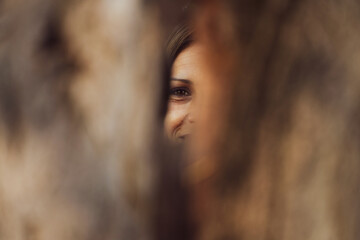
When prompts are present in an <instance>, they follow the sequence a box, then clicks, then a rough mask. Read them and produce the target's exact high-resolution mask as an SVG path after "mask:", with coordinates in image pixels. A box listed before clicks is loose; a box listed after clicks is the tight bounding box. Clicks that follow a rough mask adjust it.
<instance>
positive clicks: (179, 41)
mask: <svg viewBox="0 0 360 240" xmlns="http://www.w3.org/2000/svg"><path fill="white" fill-rule="evenodd" d="M193 42H194V38H193V30H192V29H190V27H189V26H187V25H180V26H178V27H177V28H175V30H174V31H173V32H172V34H171V35H170V37H169V39H168V41H167V44H166V63H167V67H168V71H169V73H170V72H171V67H172V65H173V63H174V61H175V59H176V57H177V56H178V55H179V54H180V53H181V52H182V51H183V50H184V49H186V48H187V47H189V46H190V45H191V44H192V43H193Z"/></svg>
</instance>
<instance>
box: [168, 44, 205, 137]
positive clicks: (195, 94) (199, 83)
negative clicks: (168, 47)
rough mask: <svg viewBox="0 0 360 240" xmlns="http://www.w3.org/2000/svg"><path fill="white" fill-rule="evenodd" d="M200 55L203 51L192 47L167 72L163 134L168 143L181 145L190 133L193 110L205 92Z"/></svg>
mask: <svg viewBox="0 0 360 240" xmlns="http://www.w3.org/2000/svg"><path fill="white" fill-rule="evenodd" d="M203 53H204V49H203V47H202V46H201V45H200V44H197V43H194V44H192V45H190V46H189V47H188V48H186V49H185V50H183V51H182V52H181V53H180V54H179V55H178V57H177V58H176V59H175V61H174V64H173V67H172V69H171V79H170V96H169V101H168V112H167V114H166V117H165V130H166V134H167V135H168V137H169V138H170V139H172V140H175V141H179V142H181V141H184V140H185V139H187V138H188V137H189V136H190V135H191V133H192V131H193V129H194V126H195V123H196V115H197V111H196V109H197V108H198V107H199V105H200V104H201V101H200V100H201V95H202V92H203V90H204V89H205V88H206V82H205V80H206V78H205V76H206V74H204V73H205V72H204V69H205V68H204V59H203Z"/></svg>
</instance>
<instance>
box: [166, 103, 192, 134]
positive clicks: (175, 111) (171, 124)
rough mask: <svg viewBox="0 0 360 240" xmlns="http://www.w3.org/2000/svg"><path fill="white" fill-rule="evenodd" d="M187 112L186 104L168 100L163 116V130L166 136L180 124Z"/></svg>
mask: <svg viewBox="0 0 360 240" xmlns="http://www.w3.org/2000/svg"><path fill="white" fill-rule="evenodd" d="M186 114H187V104H181V103H174V102H170V103H169V107H168V112H167V114H166V117H165V131H166V134H167V135H168V136H172V134H173V132H174V131H175V129H177V128H179V127H181V124H182V122H183V120H184V118H185V116H186Z"/></svg>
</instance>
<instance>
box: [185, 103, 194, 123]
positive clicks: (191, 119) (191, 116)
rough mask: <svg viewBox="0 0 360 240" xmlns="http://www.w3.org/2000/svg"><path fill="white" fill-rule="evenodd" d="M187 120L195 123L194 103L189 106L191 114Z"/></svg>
mask: <svg viewBox="0 0 360 240" xmlns="http://www.w3.org/2000/svg"><path fill="white" fill-rule="evenodd" d="M186 118H187V121H188V122H189V123H195V113H194V103H192V104H191V105H190V106H189V112H188V114H187V116H186Z"/></svg>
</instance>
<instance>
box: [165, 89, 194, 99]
mask: <svg viewBox="0 0 360 240" xmlns="http://www.w3.org/2000/svg"><path fill="white" fill-rule="evenodd" d="M188 97H191V90H190V89H189V88H187V87H175V88H171V89H170V99H172V100H184V99H186V98H188Z"/></svg>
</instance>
